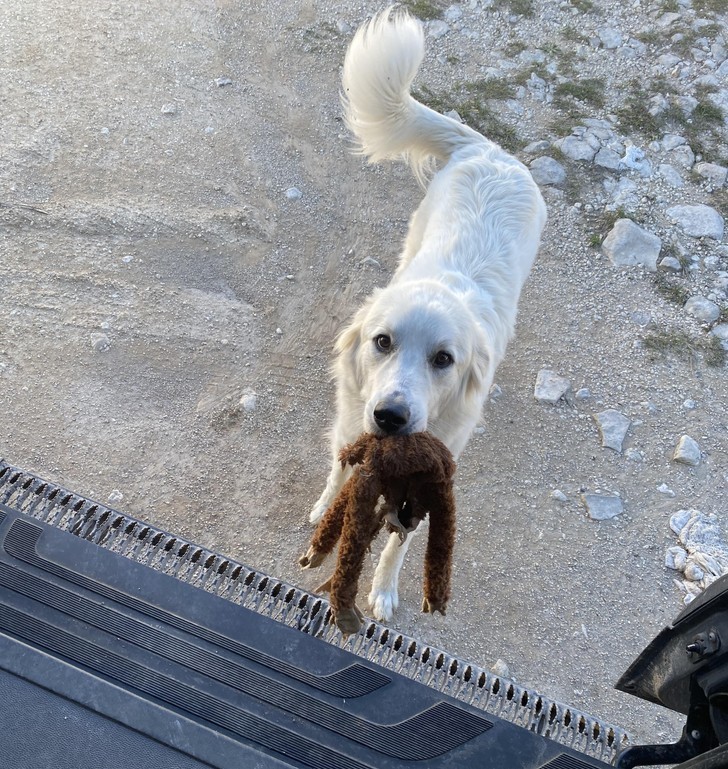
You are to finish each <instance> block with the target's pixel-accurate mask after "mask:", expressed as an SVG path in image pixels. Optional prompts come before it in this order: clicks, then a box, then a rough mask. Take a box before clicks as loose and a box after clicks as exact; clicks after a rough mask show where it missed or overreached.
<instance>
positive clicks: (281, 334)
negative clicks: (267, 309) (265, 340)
mask: <svg viewBox="0 0 728 769" xmlns="http://www.w3.org/2000/svg"><path fill="white" fill-rule="evenodd" d="M276 334H278V336H283V329H282V328H277V329H276Z"/></svg>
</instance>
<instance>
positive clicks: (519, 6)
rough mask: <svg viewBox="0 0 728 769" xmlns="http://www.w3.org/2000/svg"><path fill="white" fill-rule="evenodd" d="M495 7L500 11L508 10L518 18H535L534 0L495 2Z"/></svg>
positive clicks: (496, 0)
mask: <svg viewBox="0 0 728 769" xmlns="http://www.w3.org/2000/svg"><path fill="white" fill-rule="evenodd" d="M493 7H494V8H496V9H499V10H504V9H506V8H507V9H508V10H509V11H510V12H511V13H513V14H515V15H516V16H525V17H527V18H531V16H533V0H495V2H494V3H493Z"/></svg>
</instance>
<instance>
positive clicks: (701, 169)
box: [693, 163, 728, 187]
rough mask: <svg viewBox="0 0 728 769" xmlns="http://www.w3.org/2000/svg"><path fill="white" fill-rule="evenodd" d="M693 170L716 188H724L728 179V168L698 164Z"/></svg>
mask: <svg viewBox="0 0 728 769" xmlns="http://www.w3.org/2000/svg"><path fill="white" fill-rule="evenodd" d="M693 170H694V171H695V173H697V174H698V175H699V176H702V177H703V179H707V180H708V181H709V182H711V183H712V184H714V185H715V186H716V187H722V186H723V185H724V184H725V182H726V178H728V168H726V167H725V166H719V165H716V164H715V163H696V165H695V168H694V169H693Z"/></svg>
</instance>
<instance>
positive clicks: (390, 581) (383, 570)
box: [369, 526, 423, 622]
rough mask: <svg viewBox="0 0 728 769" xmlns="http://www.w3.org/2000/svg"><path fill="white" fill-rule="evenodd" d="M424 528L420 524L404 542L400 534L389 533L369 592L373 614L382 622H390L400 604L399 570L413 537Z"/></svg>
mask: <svg viewBox="0 0 728 769" xmlns="http://www.w3.org/2000/svg"><path fill="white" fill-rule="evenodd" d="M421 528H423V527H422V526H419V527H418V528H417V529H415V531H413V532H412V533H411V534H410V535H409V536H408V537H407V539H405V541H404V542H401V541H400V538H399V534H397V533H396V532H394V533H393V534H390V535H389V539H388V540H387V544H386V545H385V546H384V550H382V555H381V556H380V557H379V563H378V564H377V568H376V570H375V571H374V580H373V581H372V589H371V592H370V593H369V605H370V606H371V608H372V614H373V615H374V618H375V619H378V620H379V621H380V622H389V621H390V620H391V619H392V614H393V612H394V610H395V609H396V608H397V607H398V606H399V596H398V594H397V590H398V588H399V572H400V570H401V569H402V564H403V563H404V558H405V556H406V555H407V550H409V546H410V542H412V537H414V536H415V534H416V533H417V532H418V531H419V530H420V529H421Z"/></svg>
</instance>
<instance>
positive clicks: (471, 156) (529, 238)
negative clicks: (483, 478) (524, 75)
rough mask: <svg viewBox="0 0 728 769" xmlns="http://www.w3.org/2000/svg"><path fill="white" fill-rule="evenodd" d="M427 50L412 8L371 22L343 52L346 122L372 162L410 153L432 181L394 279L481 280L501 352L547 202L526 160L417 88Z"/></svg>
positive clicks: (421, 175)
mask: <svg viewBox="0 0 728 769" xmlns="http://www.w3.org/2000/svg"><path fill="white" fill-rule="evenodd" d="M423 57H424V34H423V30H422V25H421V24H420V22H418V21H417V20H416V19H414V18H412V17H411V16H409V14H407V12H406V11H401V10H393V9H392V8H388V9H387V10H385V11H383V12H381V13H379V14H378V15H377V16H375V17H374V18H373V19H372V20H371V21H370V22H369V23H368V24H365V25H364V26H362V27H361V28H360V29H359V30H358V32H357V33H356V35H355V36H354V39H353V40H352V42H351V44H350V46H349V50H348V52H347V54H346V59H345V61H344V72H343V76H342V83H343V94H342V101H343V105H344V111H345V120H346V124H347V126H348V127H349V129H350V130H351V132H352V133H353V134H354V137H355V140H356V142H357V145H358V148H359V151H360V152H361V154H363V155H365V156H366V157H367V158H368V159H369V161H370V162H372V163H374V162H378V161H381V160H385V159H396V158H403V159H404V160H406V161H407V162H408V163H409V164H410V166H411V167H412V169H413V171H414V173H415V175H416V176H417V177H418V179H419V180H420V182H421V183H422V185H423V186H426V187H427V195H426V196H425V199H424V200H423V201H422V203H421V205H420V206H419V208H418V210H417V211H416V212H415V214H414V216H413V217H412V220H411V222H410V229H409V233H408V236H407V241H406V243H405V248H404V252H403V254H402V258H401V261H400V265H399V269H398V271H397V274H396V276H395V278H394V281H400V280H411V279H421V278H426V277H428V276H429V275H431V274H437V275H440V276H441V275H442V274H443V273H450V274H451V275H452V276H454V275H459V276H462V277H464V278H466V279H467V280H469V281H472V282H473V283H475V284H476V285H477V286H478V288H479V289H480V291H481V296H482V298H483V302H482V303H481V307H480V308H479V309H478V308H474V309H476V312H478V314H480V315H481V317H483V316H488V317H489V320H488V322H489V323H490V324H495V325H497V326H499V329H498V331H497V332H496V334H495V336H496V337H497V338H498V339H499V341H501V340H502V342H503V343H502V344H498V347H499V349H498V351H497V352H496V357H497V358H498V359H500V356H501V355H502V353H503V352H504V351H505V342H506V341H507V340H508V339H509V338H510V336H511V334H512V331H513V326H514V323H515V316H516V308H517V304H518V295H519V293H520V290H521V286H522V285H523V282H524V281H525V279H526V277H527V276H528V273H529V271H530V269H531V265H532V262H533V259H534V257H535V255H536V251H537V249H538V245H539V240H540V235H541V231H542V230H543V227H544V224H545V222H546V207H545V205H544V203H543V199H542V197H541V194H540V192H539V189H538V187H537V185H536V184H535V182H534V181H533V178H532V177H531V174H530V173H529V171H528V169H527V168H526V167H525V166H524V165H523V164H522V163H521V162H520V161H519V160H517V159H516V158H515V157H513V156H512V155H510V154H509V153H508V152H506V151H505V150H503V149H502V148H501V147H500V146H498V145H497V144H496V143H494V142H492V141H490V140H489V139H487V138H486V137H484V136H482V135H481V134H479V133H478V132H477V131H474V130H473V129H472V128H469V127H468V126H466V125H464V124H462V123H460V122H459V121H457V120H454V119H452V118H450V117H447V116H446V115H442V114H440V113H439V112H436V111H434V110H432V109H430V108H429V107H427V106H425V105H424V104H421V103H420V102H418V101H417V100H416V99H414V98H413V97H412V96H411V94H410V88H411V85H412V81H413V79H414V77H415V75H416V74H417V70H418V69H419V67H420V65H421V63H422V60H423ZM436 163H438V164H439V166H440V170H439V171H438V172H437V173H436V174H433V173H432V172H433V171H434V170H435V165H436ZM415 257H416V259H415Z"/></svg>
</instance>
